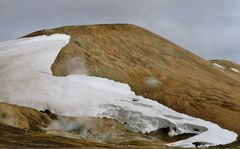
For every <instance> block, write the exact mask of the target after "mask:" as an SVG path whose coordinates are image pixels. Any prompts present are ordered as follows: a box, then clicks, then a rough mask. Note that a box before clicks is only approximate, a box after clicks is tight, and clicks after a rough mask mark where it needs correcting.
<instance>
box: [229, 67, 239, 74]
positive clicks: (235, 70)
mask: <svg viewBox="0 0 240 149" xmlns="http://www.w3.org/2000/svg"><path fill="white" fill-rule="evenodd" d="M231 70H232V71H234V72H237V73H240V71H239V70H238V69H236V68H231Z"/></svg>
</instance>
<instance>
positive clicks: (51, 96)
mask: <svg viewBox="0 0 240 149" xmlns="http://www.w3.org/2000/svg"><path fill="white" fill-rule="evenodd" d="M69 38H70V37H69V36H68V35H63V34H54V35H51V36H39V37H33V38H25V39H18V40H13V41H8V42H2V43H0V60H1V61H0V84H1V85H0V101H1V102H7V103H12V104H18V105H23V106H28V107H32V108H36V109H39V110H45V109H49V110H50V111H52V112H54V113H56V114H58V115H65V116H98V117H103V116H106V117H111V118H114V119H117V120H118V121H120V122H122V123H126V125H127V127H128V128H129V129H131V130H133V131H140V132H150V131H154V130H157V129H160V128H166V127H169V128H170V131H169V136H175V135H178V134H182V133H194V134H197V135H196V136H194V137H191V138H188V139H185V140H181V141H178V142H174V143H171V144H167V145H168V146H180V147H195V145H200V146H202V147H208V146H215V145H219V144H228V143H231V142H233V141H235V140H236V138H237V134H236V133H234V132H232V131H229V130H226V129H222V128H221V127H219V126H218V125H216V124H214V123H211V122H208V121H204V120H201V119H198V118H193V117H190V116H187V115H185V114H181V113H178V112H176V111H173V110H171V109H170V108H168V107H166V106H164V105H162V104H160V103H158V102H156V101H152V100H150V99H146V98H144V97H141V96H136V95H135V93H134V92H132V91H131V89H130V87H129V86H128V85H127V84H123V83H119V82H115V81H113V80H109V79H106V78H99V77H93V76H87V75H69V76H66V77H55V76H53V75H52V73H51V69H50V67H51V65H52V63H53V62H54V60H55V58H56V56H57V54H58V53H59V51H60V49H61V48H62V47H64V46H65V45H66V44H67V43H68V41H69Z"/></svg>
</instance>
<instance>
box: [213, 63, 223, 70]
mask: <svg viewBox="0 0 240 149" xmlns="http://www.w3.org/2000/svg"><path fill="white" fill-rule="evenodd" d="M213 65H215V66H217V67H219V68H222V69H225V67H223V66H221V65H219V64H217V63H213Z"/></svg>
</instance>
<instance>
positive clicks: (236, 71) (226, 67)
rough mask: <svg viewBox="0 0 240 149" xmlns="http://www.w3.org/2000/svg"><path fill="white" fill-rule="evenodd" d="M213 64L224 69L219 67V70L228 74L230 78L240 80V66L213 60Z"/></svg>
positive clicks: (225, 61)
mask: <svg viewBox="0 0 240 149" xmlns="http://www.w3.org/2000/svg"><path fill="white" fill-rule="evenodd" d="M210 62H211V63H213V64H218V65H220V66H222V67H223V68H221V67H219V70H221V71H222V72H224V73H225V74H227V75H228V76H229V77H231V78H234V79H236V81H239V80H240V65H239V64H237V63H234V62H231V61H227V60H211V61H210Z"/></svg>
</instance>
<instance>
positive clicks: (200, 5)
mask: <svg viewBox="0 0 240 149" xmlns="http://www.w3.org/2000/svg"><path fill="white" fill-rule="evenodd" d="M239 6H240V1H238V0H228V1H226V0H211V1H209V0H201V1H197V0H181V1H179V0H148V1H146V0H129V1H126V0H125V1H123V0H88V1H84V0H51V1H49V0H41V1H32V0H21V1H19V0H0V20H1V23H0V32H1V34H0V41H3V40H9V39H14V38H17V37H19V36H22V35H25V34H27V33H30V32H33V31H36V30H39V29H43V28H52V27H59V26H64V25H79V24H98V23H133V24H136V25H140V26H142V27H145V28H148V29H149V30H151V31H153V32H155V33H157V34H159V35H161V36H163V37H165V38H167V39H169V40H171V41H173V42H175V43H177V44H179V45H180V46H182V47H184V48H186V49H188V50H190V51H192V52H193V53H195V54H198V55H200V56H202V57H203V58H205V59H229V60H233V61H236V62H238V63H240V42H239V41H238V39H240V38H239V37H240V28H239V26H240V19H239V17H240V9H239Z"/></svg>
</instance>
